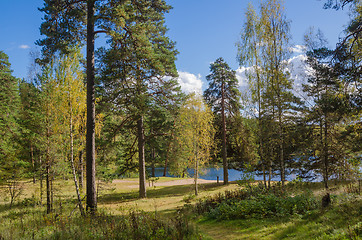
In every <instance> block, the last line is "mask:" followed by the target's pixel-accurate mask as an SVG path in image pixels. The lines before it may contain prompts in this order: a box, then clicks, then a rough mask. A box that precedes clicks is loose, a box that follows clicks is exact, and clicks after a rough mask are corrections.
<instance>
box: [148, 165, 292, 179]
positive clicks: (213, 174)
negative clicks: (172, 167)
mask: <svg viewBox="0 0 362 240" xmlns="http://www.w3.org/2000/svg"><path fill="white" fill-rule="evenodd" d="M163 171H164V168H161V167H157V168H155V177H162V176H163ZM147 172H148V174H149V176H151V168H149V169H147ZM187 172H188V174H189V176H191V177H192V176H193V175H194V174H193V170H192V169H189V170H188V171H187ZM228 172H229V181H236V180H240V179H241V178H242V176H243V175H244V174H243V171H240V170H235V169H229V170H228ZM166 177H176V176H174V175H172V174H170V173H169V172H168V171H167V172H166ZM217 177H219V180H220V181H223V180H224V174H223V169H222V168H205V169H203V174H200V175H199V178H201V179H205V180H215V181H216V180H217ZM295 178H296V175H295V174H290V175H287V176H286V180H287V181H291V180H294V179H295ZM254 179H255V180H263V176H262V175H261V176H260V175H258V174H254ZM267 179H268V177H267ZM271 180H272V181H279V180H280V175H274V176H273V177H272V179H271Z"/></svg>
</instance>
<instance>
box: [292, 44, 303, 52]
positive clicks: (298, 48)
mask: <svg viewBox="0 0 362 240" xmlns="http://www.w3.org/2000/svg"><path fill="white" fill-rule="evenodd" d="M291 50H292V52H293V53H297V54H300V53H304V52H305V50H306V47H305V46H303V45H295V46H294V47H292V48H291Z"/></svg>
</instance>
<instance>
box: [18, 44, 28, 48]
mask: <svg viewBox="0 0 362 240" xmlns="http://www.w3.org/2000/svg"><path fill="white" fill-rule="evenodd" d="M19 48H21V49H28V48H30V46H29V45H25V44H23V45H20V46H19Z"/></svg>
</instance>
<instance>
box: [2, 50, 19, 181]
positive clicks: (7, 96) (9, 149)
mask: <svg viewBox="0 0 362 240" xmlns="http://www.w3.org/2000/svg"><path fill="white" fill-rule="evenodd" d="M10 67H11V64H10V63H9V58H8V56H7V55H6V54H5V53H4V52H3V51H0V135H1V141H0V181H4V180H5V181H6V180H10V179H13V178H17V177H18V175H19V171H20V166H21V165H19V164H21V160H20V159H19V158H18V154H19V145H18V143H19V134H20V132H19V131H20V129H19V123H18V121H19V111H20V98H19V87H18V79H17V78H15V77H14V76H12V70H11V69H10Z"/></svg>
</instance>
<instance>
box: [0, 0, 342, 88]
mask: <svg viewBox="0 0 362 240" xmlns="http://www.w3.org/2000/svg"><path fill="white" fill-rule="evenodd" d="M166 2H167V3H168V4H170V5H171V6H173V9H172V10H171V11H170V13H168V14H167V15H166V25H167V27H168V28H169V32H168V36H169V37H170V38H171V40H173V41H175V42H176V48H177V49H178V51H179V52H180V53H179V55H178V56H177V61H176V66H177V69H178V71H179V76H180V77H179V81H180V84H181V87H182V89H183V90H184V91H186V92H190V91H194V90H200V89H205V88H206V87H207V82H206V80H205V77H206V75H208V74H209V67H210V64H211V63H212V62H214V61H215V60H216V59H217V58H219V57H223V58H224V59H225V61H226V62H227V63H228V64H229V65H230V67H231V68H233V69H235V70H237V69H238V68H239V65H238V62H237V59H236V55H237V48H236V46H235V44H236V42H237V41H238V39H239V36H240V32H241V29H242V27H243V24H244V22H245V11H246V8H247V5H248V2H249V1H247V0H223V1H220V0H166ZM250 2H251V3H252V4H253V5H254V7H255V8H258V6H259V3H260V0H251V1H250ZM0 3H1V5H0V6H1V8H0V29H1V34H0V50H1V51H4V52H5V53H6V54H7V55H8V56H9V61H10V63H11V66H12V67H11V68H12V70H13V71H14V72H13V75H14V76H16V77H19V78H27V75H28V72H29V66H30V61H31V60H30V59H31V58H30V56H29V54H30V52H31V51H35V50H36V49H37V48H38V47H37V46H36V45H35V41H36V40H38V39H41V38H42V36H41V35H40V31H39V28H40V24H41V23H42V17H43V14H42V13H41V12H40V11H38V8H40V7H42V6H43V1H42V0H0ZM323 3H324V0H285V1H284V7H285V13H286V16H287V19H289V20H290V21H291V35H292V43H293V45H302V44H303V35H304V33H305V32H306V30H307V29H308V28H309V27H311V26H313V27H315V28H316V29H317V28H320V29H321V30H322V31H323V32H324V35H325V36H326V37H327V39H328V40H329V45H330V47H334V46H335V44H336V43H337V41H338V39H339V38H340V37H343V33H342V32H343V29H344V27H345V26H346V25H347V23H348V21H349V16H348V9H345V10H339V11H335V10H332V9H323ZM98 45H99V44H98ZM38 49H39V48H38ZM295 54H301V53H298V52H297V53H295ZM294 57H295V56H294ZM239 70H240V69H239ZM239 72H240V71H239Z"/></svg>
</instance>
